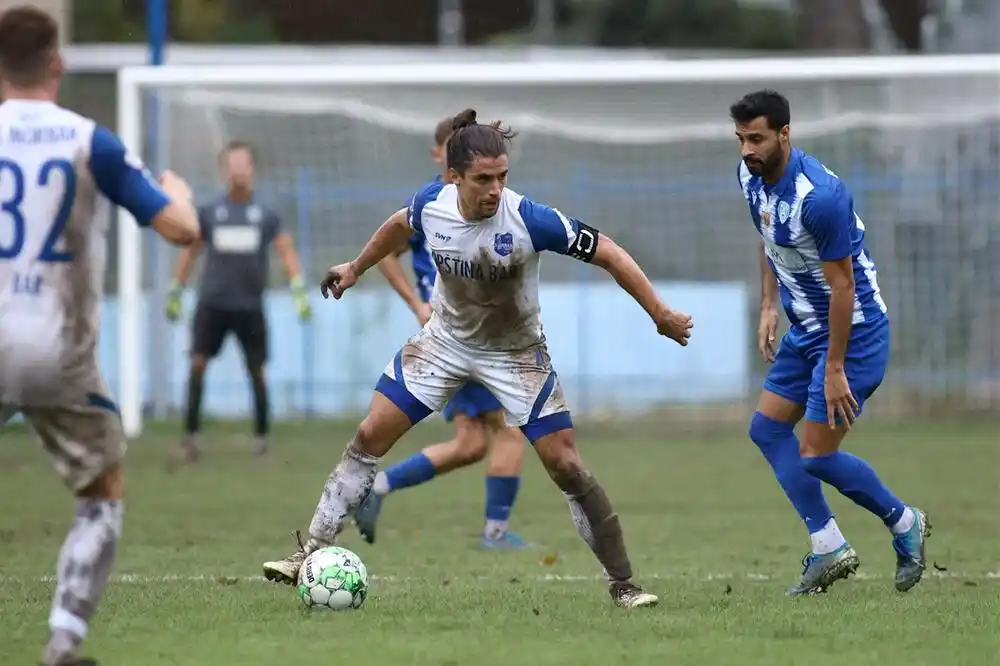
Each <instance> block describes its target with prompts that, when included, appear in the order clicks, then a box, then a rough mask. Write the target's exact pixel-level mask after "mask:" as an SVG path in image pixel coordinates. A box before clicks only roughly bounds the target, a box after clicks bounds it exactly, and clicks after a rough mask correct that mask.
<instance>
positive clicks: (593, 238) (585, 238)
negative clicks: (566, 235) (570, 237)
mask: <svg viewBox="0 0 1000 666" xmlns="http://www.w3.org/2000/svg"><path fill="white" fill-rule="evenodd" d="M577 224H578V225H579V229H577V232H576V240H574V241H573V242H572V243H570V244H569V249H568V250H566V254H568V255H569V256H571V257H573V258H574V259H579V260H580V261H583V262H586V263H588V264H589V263H590V262H591V261H593V260H594V255H595V254H597V239H598V238H600V235H601V232H600V231H598V230H597V229H595V228H594V227H591V226H589V225H586V224H584V223H583V222H577Z"/></svg>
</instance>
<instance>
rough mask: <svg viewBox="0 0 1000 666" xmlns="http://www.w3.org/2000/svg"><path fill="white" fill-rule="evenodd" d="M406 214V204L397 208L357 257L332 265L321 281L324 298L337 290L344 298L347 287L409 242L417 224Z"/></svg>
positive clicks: (336, 295)
mask: <svg viewBox="0 0 1000 666" xmlns="http://www.w3.org/2000/svg"><path fill="white" fill-rule="evenodd" d="M406 218H407V210H406V209H405V208H401V209H399V210H397V211H396V212H395V213H393V214H392V215H391V216H390V217H389V219H388V220H386V221H385V222H383V223H382V226H380V227H379V228H378V231H376V232H375V235H374V236H372V237H371V239H370V240H369V241H368V243H366V244H365V247H364V249H363V250H361V254H359V255H358V256H357V257H355V259H354V261H350V262H348V263H346V264H340V265H338V266H331V267H330V269H329V270H328V271H327V272H326V277H324V278H323V281H322V282H321V283H320V291H321V292H322V293H323V298H328V297H329V295H330V294H333V297H334V298H340V297H341V296H342V295H343V294H344V291H346V290H347V289H350V288H351V287H353V286H354V285H355V283H356V282H357V281H358V280H359V279H360V278H361V276H362V275H364V274H365V273H366V272H367V271H368V270H369V269H370V268H371V267H372V266H374V265H376V264H378V263H379V262H380V261H382V259H384V258H385V257H387V256H389V254H391V253H392V252H393V251H395V250H396V249H397V248H398V247H400V246H401V245H403V244H405V243H406V241H407V240H408V239H409V238H410V236H411V235H413V227H411V226H410V223H409V222H408V221H407V219H406Z"/></svg>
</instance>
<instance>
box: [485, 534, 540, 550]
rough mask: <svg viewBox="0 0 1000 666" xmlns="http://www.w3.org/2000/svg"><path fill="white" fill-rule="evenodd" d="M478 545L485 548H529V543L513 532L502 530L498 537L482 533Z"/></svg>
mask: <svg viewBox="0 0 1000 666" xmlns="http://www.w3.org/2000/svg"><path fill="white" fill-rule="evenodd" d="M479 547H480V548H484V549H486V550H524V549H526V548H531V544H530V543H528V542H527V541H525V540H524V539H522V538H521V537H519V536H518V535H516V534H514V533H513V532H504V534H503V536H501V537H500V538H498V539H490V538H487V537H486V535H483V536H482V537H481V538H480V540H479Z"/></svg>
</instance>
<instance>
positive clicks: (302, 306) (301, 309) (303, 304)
mask: <svg viewBox="0 0 1000 666" xmlns="http://www.w3.org/2000/svg"><path fill="white" fill-rule="evenodd" d="M292 303H294V304H295V311H296V312H298V314H299V319H301V320H302V321H309V319H310V318H311V317H312V306H310V305H309V297H308V296H307V295H306V286H305V284H304V283H303V282H302V276H300V275H296V276H295V277H293V278H292Z"/></svg>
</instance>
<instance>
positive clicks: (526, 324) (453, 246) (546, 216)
mask: <svg viewBox="0 0 1000 666" xmlns="http://www.w3.org/2000/svg"><path fill="white" fill-rule="evenodd" d="M407 220H408V221H409V224H410V226H411V227H412V228H413V230H414V231H415V232H418V233H422V234H423V236H424V238H425V239H426V245H427V248H428V250H429V251H430V255H431V258H432V259H433V261H434V264H435V266H436V267H437V279H436V280H435V281H434V291H433V293H432V295H431V301H430V302H431V308H432V310H433V311H434V316H433V317H432V318H431V321H430V323H429V324H428V326H429V327H431V328H432V330H433V328H434V327H440V328H441V329H443V332H445V333H446V334H448V335H449V336H451V337H452V338H455V339H456V340H458V341H459V342H462V343H464V344H466V345H468V346H470V347H473V348H476V349H483V350H490V351H516V350H523V349H527V348H529V347H531V346H533V345H536V344H539V343H541V342H543V341H544V339H545V337H544V335H543V333H542V325H541V321H540V319H539V311H540V308H539V304H538V258H539V254H540V253H541V252H543V251H545V250H548V251H552V252H557V253H560V254H571V255H572V254H574V252H575V248H576V245H577V244H578V239H581V241H582V240H585V239H582V237H581V235H580V223H579V222H578V221H577V220H572V219H570V218H567V217H566V216H564V215H563V214H562V213H560V212H559V211H558V210H556V209H554V208H550V207H548V206H545V205H543V204H539V203H535V202H534V201H531V200H530V199H527V198H526V197H523V196H521V195H520V194H518V193H516V192H514V191H512V190H509V189H505V190H504V191H503V193H502V195H501V200H500V205H499V208H498V209H497V212H496V214H495V215H494V216H493V217H491V218H488V219H485V220H466V219H465V218H463V217H462V214H461V213H460V212H459V209H458V188H457V187H456V186H455V185H451V184H448V185H446V184H444V183H442V182H434V183H430V184H428V185H426V186H425V187H424V188H423V189H421V190H420V191H419V192H417V193H416V194H415V195H414V196H413V200H412V202H411V204H410V207H409V209H408V212H407ZM584 235H586V234H584ZM587 242H588V243H589V242H590V240H587Z"/></svg>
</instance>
